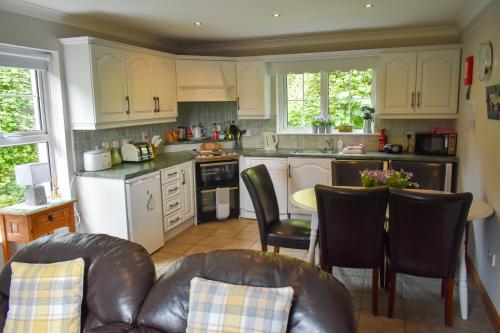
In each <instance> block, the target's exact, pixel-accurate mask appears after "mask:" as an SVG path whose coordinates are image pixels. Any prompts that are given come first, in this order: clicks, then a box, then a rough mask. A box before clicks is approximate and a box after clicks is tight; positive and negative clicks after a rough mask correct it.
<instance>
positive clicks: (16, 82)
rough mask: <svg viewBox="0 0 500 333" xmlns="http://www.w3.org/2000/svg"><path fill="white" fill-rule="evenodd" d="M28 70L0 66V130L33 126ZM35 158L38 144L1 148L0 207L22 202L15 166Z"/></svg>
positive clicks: (36, 159) (2, 131) (30, 74)
mask: <svg viewBox="0 0 500 333" xmlns="http://www.w3.org/2000/svg"><path fill="white" fill-rule="evenodd" d="M32 94H33V93H32V73H31V72H30V70H29V69H21V68H10V67H0V133H15V132H25V131H30V130H34V129H36V126H37V124H36V122H35V117H34V108H33V103H34V100H35V99H36V98H37V96H35V97H34V96H32ZM37 161H38V145H37V144H28V145H18V146H7V147H1V148H0V207H3V206H8V205H11V204H14V203H17V202H20V201H23V196H24V186H18V185H17V184H16V177H15V174H14V165H16V164H25V163H31V162H37Z"/></svg>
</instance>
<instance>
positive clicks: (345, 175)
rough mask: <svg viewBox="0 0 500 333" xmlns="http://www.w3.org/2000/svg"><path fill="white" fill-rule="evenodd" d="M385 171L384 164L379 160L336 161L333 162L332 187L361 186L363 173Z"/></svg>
mask: <svg viewBox="0 0 500 333" xmlns="http://www.w3.org/2000/svg"><path fill="white" fill-rule="evenodd" d="M383 169H384V162H383V161H378V160H350V161H342V160H335V161H332V185H333V186H361V175H360V174H359V173H360V172H361V171H364V170H383Z"/></svg>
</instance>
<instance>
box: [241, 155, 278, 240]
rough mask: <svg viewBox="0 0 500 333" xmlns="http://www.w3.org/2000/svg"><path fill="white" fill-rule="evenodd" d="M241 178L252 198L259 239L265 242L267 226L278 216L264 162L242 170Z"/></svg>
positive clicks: (273, 193)
mask: <svg viewBox="0 0 500 333" xmlns="http://www.w3.org/2000/svg"><path fill="white" fill-rule="evenodd" d="M241 178H242V179H243V182H244V183H245V186H246V188H247V190H248V193H249V194H250V198H251V199H252V204H253V207H254V209H255V215H256V216H257V222H258V225H259V233H260V239H261V241H262V242H264V243H265V240H266V239H267V230H268V228H269V226H270V225H271V224H272V223H274V222H276V221H279V218H280V212H279V206H278V199H277V198H276V192H275V191H274V185H273V181H272V180H271V176H270V175H269V171H267V168H266V166H265V165H264V164H260V165H257V166H254V167H251V168H248V169H245V170H243V171H242V172H241Z"/></svg>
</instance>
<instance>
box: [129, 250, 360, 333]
mask: <svg viewBox="0 0 500 333" xmlns="http://www.w3.org/2000/svg"><path fill="white" fill-rule="evenodd" d="M193 277H202V278H205V279H209V280H216V281H222V282H226V283H231V284H239V285H248V286H254V287H270V288H280V287H288V286H291V287H292V288H293V289H294V297H293V302H292V308H291V310H290V317H289V321H288V329H287V332H290V333H299V332H310V333H315V332H336V333H353V332H356V324H355V320H354V312H353V305H352V301H351V297H350V295H349V292H348V291H347V290H346V289H345V287H344V286H343V285H342V284H341V283H340V282H339V281H338V280H336V279H335V278H334V277H332V275H331V274H328V273H326V272H323V271H321V270H320V269H319V268H318V267H316V266H314V265H312V264H310V263H307V262H304V261H302V260H299V259H294V258H290V257H286V256H282V255H276V254H272V253H264V252H257V251H251V250H221V251H214V252H210V253H204V254H195V255H191V256H188V257H184V258H182V259H179V260H178V261H176V262H175V263H173V264H171V265H170V266H169V268H168V269H167V270H166V272H165V273H164V274H163V275H162V276H161V277H160V278H159V280H158V281H157V282H156V283H155V285H154V286H153V288H152V289H151V291H150V292H149V294H148V295H147V297H146V299H145V300H144V304H143V306H142V308H141V312H140V313H139V316H138V318H137V325H138V326H139V332H142V333H146V332H147V333H151V332H155V333H156V332H164V333H167V332H168V333H174V332H185V331H186V327H187V318H188V311H189V291H190V283H191V279H192V278H193Z"/></svg>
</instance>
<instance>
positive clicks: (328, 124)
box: [326, 117, 335, 133]
mask: <svg viewBox="0 0 500 333" xmlns="http://www.w3.org/2000/svg"><path fill="white" fill-rule="evenodd" d="M334 125H335V123H334V121H333V119H332V118H331V117H329V119H328V120H327V121H326V133H333V126H334Z"/></svg>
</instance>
